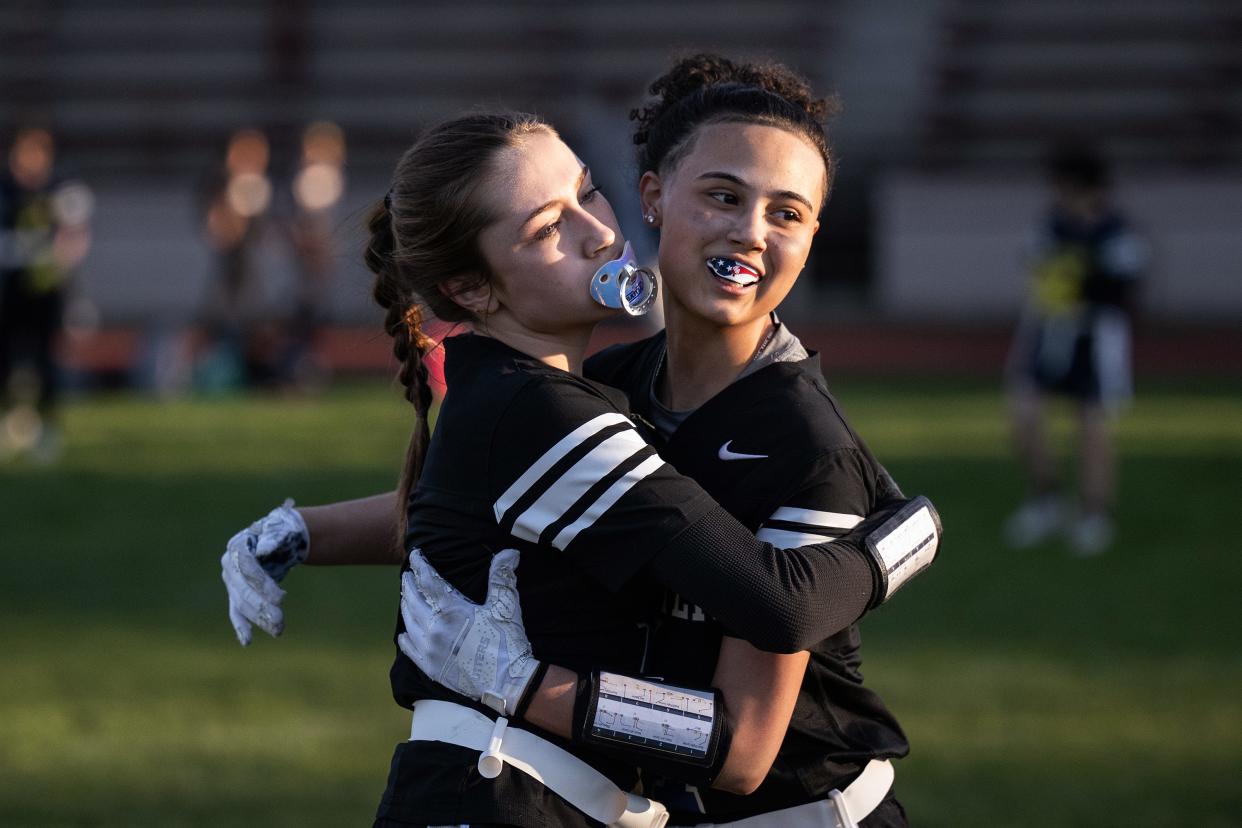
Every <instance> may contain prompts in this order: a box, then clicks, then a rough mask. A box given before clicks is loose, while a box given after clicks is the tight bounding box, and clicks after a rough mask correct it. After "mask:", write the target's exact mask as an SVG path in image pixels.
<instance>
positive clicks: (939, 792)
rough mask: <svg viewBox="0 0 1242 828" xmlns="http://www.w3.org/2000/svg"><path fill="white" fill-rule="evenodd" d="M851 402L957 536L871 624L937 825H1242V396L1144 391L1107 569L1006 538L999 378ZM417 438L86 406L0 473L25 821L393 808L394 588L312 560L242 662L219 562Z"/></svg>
mask: <svg viewBox="0 0 1242 828" xmlns="http://www.w3.org/2000/svg"><path fill="white" fill-rule="evenodd" d="M837 392H838V395H839V396H840V397H841V399H842V400H843V402H844V403H845V406H846V408H847V409H848V410H849V411H850V412H851V415H852V418H853V419H854V421H855V423H856V425H857V426H858V428H859V430H860V431H861V432H862V433H863V434H864V436H866V437H867V439H868V441H869V442H870V443H871V445H872V447H873V448H874V449H875V451H876V453H877V454H878V455H879V456H880V458H881V459H882V460H883V461H884V462H885V463H886V464H887V465H888V466H889V468H890V469H891V470H892V471H893V472H894V474H895V475H896V476H897V478H898V479H899V480H900V481H901V482H902V484H903V486H904V487H905V489H906V490H907V491H911V492H923V493H926V494H928V495H930V496H931V497H932V498H933V499H934V500H935V501H936V503H937V504H938V506H939V508H940V510H941V513H942V515H943V517H944V522H945V526H946V533H947V537H946V542H945V546H944V548H943V551H942V554H941V558H940V562H939V563H938V564H937V565H936V567H935V568H934V570H932V571H931V572H930V573H928V574H927V575H925V576H923V577H922V578H921V579H920V580H919V581H917V582H915V583H914V584H912V585H911V586H910V587H909V588H908V590H907V591H905V592H903V593H902V594H900V595H899V596H898V598H897V599H896V600H895V601H894V602H893V603H892V604H890V605H888V606H885V607H884V608H882V609H881V610H879V611H877V612H876V613H875V614H874V615H873V616H872V617H870V618H868V619H867V620H866V621H865V622H864V625H863V630H864V636H865V637H866V639H867V646H866V649H865V653H866V655H867V662H866V664H865V665H864V667H865V672H866V673H867V676H868V680H869V682H871V683H872V684H873V685H874V686H875V687H876V688H877V689H878V690H879V691H880V692H881V693H882V694H883V696H884V697H885V698H886V699H887V701H888V702H889V704H890V706H891V707H892V708H893V709H894V711H895V712H896V713H897V715H898V716H899V718H900V719H901V721H902V722H903V723H904V724H905V727H906V729H907V731H908V734H909V736H910V740H911V742H912V744H913V745H914V750H913V753H912V755H911V756H910V758H909V759H907V760H905V761H903V762H902V763H901V764H900V766H899V768H898V777H897V788H898V792H899V794H900V795H901V797H902V798H903V800H904V801H905V803H906V806H907V809H908V810H909V811H910V813H911V816H912V819H913V822H914V824H915V825H917V826H945V827H946V828H947V827H948V826H1032V828H1034V827H1035V826H1040V828H1046V826H1125V827H1126V828H1140V826H1189V825H1194V826H1198V827H1203V828H1206V827H1207V826H1236V825H1242V783H1240V782H1239V781H1238V780H1239V772H1240V771H1242V646H1240V645H1242V632H1240V629H1242V627H1240V624H1239V621H1240V620H1242V613H1239V612H1238V611H1237V609H1236V608H1237V606H1238V598H1237V592H1238V585H1239V583H1240V582H1242V555H1240V554H1239V553H1240V552H1242V544H1240V543H1239V541H1238V532H1237V530H1236V525H1237V518H1238V514H1239V509H1238V506H1237V489H1238V484H1239V482H1240V481H1242V394H1239V393H1237V390H1236V389H1233V390H1232V391H1230V390H1227V389H1224V388H1213V387H1203V386H1199V387H1193V388H1192V387H1181V388H1178V387H1165V388H1161V389H1145V392H1144V393H1143V395H1142V396H1141V397H1140V400H1139V403H1138V404H1137V405H1136V406H1135V408H1134V409H1133V410H1132V411H1131V412H1130V414H1129V415H1128V416H1127V417H1126V418H1125V419H1124V420H1123V422H1122V425H1121V436H1120V447H1121V453H1122V490H1123V497H1122V509H1121V515H1120V522H1121V529H1120V536H1119V542H1118V544H1117V546H1116V547H1115V548H1114V549H1113V550H1112V551H1111V552H1110V553H1109V554H1107V555H1105V556H1102V557H1099V558H1094V559H1088V560H1082V559H1076V558H1074V557H1072V556H1071V555H1070V554H1069V552H1068V550H1067V549H1065V548H1064V547H1062V546H1060V545H1050V546H1048V547H1046V548H1043V549H1038V550H1033V551H1029V552H1021V553H1019V552H1013V551H1009V550H1007V549H1005V548H1004V547H1003V546H1002V545H1001V544H1000V543H999V542H998V538H999V530H1000V524H1001V521H1002V519H1003V516H1004V514H1005V513H1006V512H1007V511H1008V510H1009V509H1010V508H1011V507H1012V506H1013V505H1014V504H1015V502H1016V500H1017V498H1018V496H1019V494H1020V487H1019V483H1018V479H1017V476H1016V474H1015V471H1014V468H1013V465H1012V463H1011V462H1010V459H1009V455H1008V452H1007V445H1006V440H1005V431H1004V424H1003V421H1002V419H1001V408H1000V400H999V397H998V396H997V393H996V391H995V389H994V388H992V387H990V386H984V385H970V384H957V385H955V386H953V387H949V388H944V387H933V386H931V385H929V384H926V385H923V386H921V387H919V388H918V389H916V390H908V389H907V390H897V387H896V386H895V385H894V384H884V385H880V384H874V383H861V382H853V383H851V382H845V383H842V384H840V385H839V386H838V387H837ZM408 428H409V419H408V414H407V409H406V408H405V407H404V404H402V403H400V402H399V400H398V398H397V395H396V394H395V392H393V391H392V390H391V389H389V388H387V387H386V386H384V385H382V384H376V385H366V386H356V387H351V388H344V389H338V390H335V391H333V392H332V393H331V394H329V395H328V396H327V397H325V398H321V399H316V400H313V401H307V400H287V399H276V398H244V399H229V400H213V401H184V402H174V403H157V402H154V401H150V400H145V399H136V398H130V397H112V398H100V399H93V400H89V401H82V402H76V403H73V404H71V405H70V406H69V407H68V409H67V412H66V434H67V448H66V453H65V456H64V458H63V461H62V462H61V464H60V465H59V466H58V467H56V468H53V469H41V468H34V467H31V466H29V465H26V464H23V463H10V464H9V465H5V466H0V556H2V561H3V569H2V570H0V630H2V634H0V642H2V643H0V659H2V660H0V665H2V666H0V825H3V826H39V827H40V828H42V827H43V826H71V825H72V826H88V825H89V826H157V825H158V826H234V825H255V826H259V825H262V826H268V825H272V826H276V825H290V826H293V825H297V826H311V825H315V826H343V825H368V824H370V819H371V815H372V814H373V811H374V806H375V803H376V802H377V800H378V797H379V794H380V792H381V790H382V788H383V785H384V779H385V774H386V772H387V762H388V757H389V755H390V751H391V748H392V745H393V744H394V743H395V742H396V741H398V740H399V739H401V738H402V734H403V731H404V730H405V728H406V726H407V724H406V722H407V719H406V716H405V715H404V714H403V713H402V711H401V710H400V709H399V708H397V707H396V706H395V705H394V704H393V703H392V701H391V697H390V696H389V691H388V684H387V669H388V665H389V663H390V660H391V657H392V644H391V640H390V636H391V630H392V621H393V617H394V612H395V607H396V598H397V582H396V579H395V577H393V574H392V573H391V572H388V571H378V570H367V571H362V570H359V571H345V570H341V569H338V570H314V569H309V568H307V569H303V570H300V571H297V572H295V573H293V574H292V575H291V576H290V578H289V579H288V582H287V583H286V586H287V587H288V588H289V590H290V594H289V597H288V599H287V602H286V605H287V617H288V624H287V631H286V633H285V635H284V637H283V638H282V639H281V640H279V641H272V640H270V639H267V638H265V637H263V638H260V639H257V640H256V643H255V644H254V645H252V646H251V647H250V648H249V649H247V650H243V649H241V648H240V647H238V646H237V644H236V641H235V640H234V638H233V633H232V630H231V629H230V627H229V625H228V623H227V620H226V617H225V606H224V590H223V587H222V585H221V584H220V580H219V563H218V559H219V555H220V552H221V551H222V549H223V544H224V541H225V540H226V539H227V538H228V537H229V535H230V534H232V532H233V531H235V530H236V529H237V528H239V527H240V526H241V525H242V524H244V523H246V522H248V521H249V520H251V519H253V518H255V517H257V516H258V515H260V514H262V513H263V512H265V511H266V510H267V509H268V508H270V507H271V506H272V505H274V504H275V503H277V502H278V501H279V500H280V498H282V497H284V496H286V495H292V496H294V497H296V498H297V499H298V501H299V502H302V503H314V502H321V501H326V500H331V499H337V498H341V497H348V496H357V495H363V494H369V493H372V492H375V491H380V490H383V489H385V488H387V487H388V486H390V485H391V483H392V482H393V481H394V479H395V475H396V464H397V462H398V460H399V458H400V456H401V454H402V452H403V449H404V445H405V437H406V435H407V433H408ZM1230 607H1234V609H1232V610H1231V609H1229V608H1230Z"/></svg>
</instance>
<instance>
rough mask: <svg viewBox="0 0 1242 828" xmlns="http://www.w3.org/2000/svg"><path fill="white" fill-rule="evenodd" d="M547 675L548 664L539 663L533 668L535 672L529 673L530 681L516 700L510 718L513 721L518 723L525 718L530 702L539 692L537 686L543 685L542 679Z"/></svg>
mask: <svg viewBox="0 0 1242 828" xmlns="http://www.w3.org/2000/svg"><path fill="white" fill-rule="evenodd" d="M547 674H548V662H546V661H540V662H539V664H538V666H536V667H535V672H533V673H531V676H530V681H528V682H527V683H526V689H525V690H523V691H522V697H521V698H520V699H518V703H517V706H516V707H514V708H513V715H512V716H510V718H511V719H513V721H515V722H520V721H522V719H523V718H524V717H525V716H526V709H527V708H528V707H530V703H531V700H532V699H534V698H535V694H536V693H538V692H539V685H541V684H543V677H544V676H546V675H547Z"/></svg>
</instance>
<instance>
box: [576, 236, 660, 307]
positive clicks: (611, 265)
mask: <svg viewBox="0 0 1242 828" xmlns="http://www.w3.org/2000/svg"><path fill="white" fill-rule="evenodd" d="M658 292H659V287H658V285H657V283H656V279H655V276H654V275H653V274H652V273H651V271H650V270H647V269H646V268H644V267H639V266H638V260H637V259H636V258H635V256H634V249H633V248H632V247H630V243H629V242H626V243H625V249H624V250H622V251H621V255H620V256H619V257H617V258H615V259H613V260H612V261H610V262H605V263H604V264H603V265H601V266H600V268H599V270H597V271H595V275H594V276H592V277H591V298H592V299H594V300H595V301H596V302H598V303H599V304H601V305H603V306H604V307H606V308H620V309H621V310H624V311H625V312H626V313H628V314H629V315H630V316H642V315H643V314H644V313H646V312H647V311H649V310H651V308H652V306H653V305H655V300H656V294H657V293H658Z"/></svg>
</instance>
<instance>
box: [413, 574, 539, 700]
mask: <svg viewBox="0 0 1242 828" xmlns="http://www.w3.org/2000/svg"><path fill="white" fill-rule="evenodd" d="M517 564H518V551H517V550H516V549H505V550H503V551H501V552H498V553H496V555H495V556H494V557H493V558H492V564H491V569H490V570H489V571H488V576H487V600H486V601H484V602H483V603H482V604H476V603H474V602H473V601H471V600H470V599H469V598H467V597H466V596H464V595H462V594H461V593H460V592H458V591H457V590H456V589H455V588H454V587H453V586H452V585H451V584H449V583H448V582H447V581H445V580H444V579H443V578H441V577H440V573H438V572H436V570H435V568H434V567H433V566H432V565H431V564H429V563H428V562H427V559H426V558H424V557H423V555H422V553H421V552H420V551H419V550H417V549H415V550H413V551H411V552H410V570H409V571H408V572H405V573H404V574H402V576H401V617H402V618H403V619H404V621H405V631H404V632H403V633H401V635H399V636H397V646H398V647H400V648H401V652H403V653H405V655H406V656H407V657H408V658H409V659H410V660H411V661H413V662H414V663H415V664H416V665H418V668H419V669H420V670H422V671H423V672H424V673H426V674H427V675H428V676H430V677H431V678H432V679H434V680H435V681H437V682H439V683H440V684H442V685H444V686H445V687H447V688H448V689H450V690H452V691H454V692H456V693H460V694H461V695H463V696H466V697H468V698H471V699H474V700H476V701H481V702H483V703H484V704H486V705H487V706H488V707H490V708H492V709H493V710H495V711H496V712H498V713H500V714H501V715H502V716H512V715H513V712H514V710H516V709H517V705H518V702H519V701H520V700H521V698H522V695H523V694H524V693H525V692H526V686H527V685H528V684H529V683H530V680H531V677H532V676H533V675H534V673H535V670H536V668H537V667H538V666H539V662H538V661H537V660H536V659H535V657H534V656H533V655H532V654H531V651H530V642H529V641H528V640H527V638H526V628H525V627H524V626H523V625H522V605H521V604H520V603H519V600H518V593H517V572H516V571H515V570H516V568H517Z"/></svg>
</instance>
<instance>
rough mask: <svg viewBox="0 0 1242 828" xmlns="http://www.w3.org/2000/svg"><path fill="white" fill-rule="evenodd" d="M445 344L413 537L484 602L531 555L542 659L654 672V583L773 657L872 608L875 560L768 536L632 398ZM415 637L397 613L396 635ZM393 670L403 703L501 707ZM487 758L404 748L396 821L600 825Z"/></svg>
mask: <svg viewBox="0 0 1242 828" xmlns="http://www.w3.org/2000/svg"><path fill="white" fill-rule="evenodd" d="M444 347H445V372H446V377H447V380H448V389H449V390H448V392H447V394H446V395H445V398H444V401H443V403H442V405H441V409H440V414H439V418H438V420H437V424H436V430H435V434H434V435H433V438H432V441H431V445H430V447H429V450H428V453H427V457H426V460H425V463H424V466H423V472H422V477H421V479H420V480H419V482H418V486H417V487H416V489H415V490H414V492H413V493H412V495H411V499H410V503H409V522H408V523H409V529H408V533H407V537H406V541H407V544H408V546H417V547H419V548H420V549H421V550H422V551H423V554H424V555H425V556H426V557H427V559H428V560H429V561H430V562H431V563H432V564H433V565H434V566H435V567H436V569H437V570H438V571H439V572H440V573H441V574H442V575H443V576H444V577H445V578H446V579H447V580H448V581H449V582H450V583H452V584H453V585H454V586H455V587H457V588H458V589H460V590H461V591H462V592H463V593H464V594H465V595H466V596H468V597H470V598H472V599H473V600H476V601H482V600H483V599H484V597H485V594H486V582H487V572H488V566H489V563H490V559H491V556H492V554H493V553H494V552H496V551H499V550H500V549H504V548H506V547H516V548H517V549H519V550H520V551H521V553H522V558H521V564H520V566H519V568H518V592H519V594H520V596H521V604H522V615H523V620H524V622H525V626H526V631H527V634H528V636H529V638H530V641H531V646H532V649H533V651H534V654H535V656H536V657H537V658H539V659H541V660H543V661H547V662H549V663H554V664H559V665H562V666H565V667H569V668H571V669H579V670H586V669H588V668H591V667H600V666H603V667H604V668H606V669H609V670H614V671H618V672H630V673H636V672H639V671H641V669H642V662H643V660H644V658H645V657H646V655H647V653H646V651H645V650H646V643H647V635H646V627H644V626H641V625H640V622H641V621H643V620H645V619H646V618H648V617H651V616H652V615H653V614H654V613H655V611H656V610H657V608H658V604H657V602H658V598H659V594H658V592H656V591H654V590H652V589H651V588H650V587H646V588H644V587H643V584H644V583H648V584H649V583H650V582H651V581H652V580H657V581H659V582H660V583H663V584H666V585H670V586H672V587H673V588H676V589H677V590H678V591H679V592H681V593H683V594H689V595H693V596H695V599H696V600H697V601H698V602H699V603H702V604H703V605H704V606H709V607H711V608H712V610H713V613H714V614H715V615H716V616H718V617H721V618H724V619H727V620H728V622H729V624H730V628H731V629H735V630H742V631H743V632H742V633H741V634H743V636H744V637H746V638H747V639H749V640H751V641H752V642H754V643H756V644H757V645H759V646H765V645H766V646H768V648H769V649H782V648H784V649H792V648H796V647H799V646H801V643H802V642H803V641H804V640H805V639H806V638H807V637H808V635H818V634H819V633H820V632H822V631H824V630H827V629H829V628H832V627H834V626H836V625H837V624H838V623H839V622H838V621H837V618H838V616H848V617H850V618H853V617H857V615H859V614H860V613H861V612H862V610H863V608H865V606H866V605H867V603H868V602H869V601H870V599H871V595H872V590H873V588H874V581H873V578H874V574H873V571H872V569H871V563H870V558H869V556H868V555H867V553H865V552H864V551H861V550H859V549H857V548H856V547H851V546H849V545H848V544H843V545H840V546H839V547H838V546H834V547H830V548H816V547H810V548H807V549H801V550H782V549H777V548H775V547H773V546H772V545H770V544H765V543H762V542H760V541H758V540H756V539H755V538H754V536H753V535H752V534H750V533H749V532H747V531H746V529H745V528H744V527H743V526H741V525H740V524H739V523H738V522H737V521H735V520H734V519H733V518H731V517H730V516H729V515H728V513H727V512H725V511H724V510H723V509H722V508H721V507H720V506H718V505H717V504H716V503H714V502H713V501H712V500H711V499H710V498H709V497H708V496H707V495H706V494H705V493H704V491H703V489H702V488H701V487H700V486H698V485H697V484H696V483H694V482H693V481H692V480H690V479H688V478H685V477H683V476H681V475H679V474H677V472H676V471H675V470H674V469H673V468H672V467H671V466H669V465H668V464H667V463H665V462H664V461H663V460H662V459H661V458H660V457H659V455H657V454H656V452H655V450H654V449H653V448H652V447H651V446H650V445H649V444H648V443H647V442H645V441H644V440H643V439H642V438H641V437H640V436H639V434H638V432H637V430H636V428H635V426H634V423H633V421H631V420H630V419H629V418H628V416H627V413H626V410H625V401H624V395H622V394H620V393H619V392H616V391H613V390H611V389H608V388H606V387H604V386H600V385H597V384H595V383H593V382H590V381H588V380H585V379H582V378H581V377H577V376H574V375H572V374H568V373H566V372H564V371H559V370H557V369H554V368H551V367H549V366H546V365H544V364H543V363H541V362H539V361H538V360H535V359H533V358H531V357H529V356H527V355H525V354H522V353H520V352H518V351H516V350H514V349H512V348H510V347H508V346H507V345H505V344H503V343H501V342H499V341H498V340H495V339H490V338H487V337H483V336H477V335H463V336H458V337H453V338H450V339H448V340H447V341H446V342H445V345H444ZM406 566H407V567H408V563H407V564H406ZM640 574H641V576H642V577H637V576H639V575H640ZM644 579H646V580H644ZM825 585H833V587H834V588H837V589H839V590H840V594H835V595H834V593H833V592H832V590H831V589H828V588H826V586H825ZM402 630H403V625H402V622H401V619H400V617H399V616H398V620H397V635H399V634H400V633H401V632H402ZM391 677H392V687H393V695H394V697H395V698H396V700H397V702H398V703H400V704H402V705H404V706H407V707H408V706H411V705H412V704H413V703H414V702H415V701H417V700H419V699H429V698H430V699H436V698H439V699H447V700H450V701H456V702H458V703H463V704H467V703H468V704H471V706H473V707H475V708H476V709H478V710H480V711H483V712H485V713H488V714H490V713H491V711H488V710H487V709H486V708H484V707H482V706H481V705H478V704H477V703H472V702H467V701H466V700H464V699H463V698H462V697H460V696H457V695H456V694H453V693H451V692H450V691H448V690H446V689H445V688H443V687H441V686H440V685H438V684H436V683H435V682H434V681H432V680H430V679H429V678H428V677H427V676H425V675H424V674H423V673H422V672H421V671H419V670H418V668H417V667H415V666H414V664H413V662H411V661H410V660H409V659H407V658H406V657H405V656H404V655H402V654H398V656H397V658H396V660H395V662H394V664H393V667H392V671H391ZM553 741H557V742H558V743H559V744H561V746H562V747H565V748H566V749H567V750H570V751H571V752H574V753H577V754H579V755H582V756H584V757H585V758H587V759H588V760H589V761H590V762H591V764H593V765H595V766H596V767H597V768H599V769H600V770H601V771H602V772H604V773H605V774H607V775H609V776H610V777H611V778H613V780H614V781H616V782H617V783H618V784H619V785H620V786H621V787H622V788H628V787H629V786H630V785H631V784H632V783H633V781H634V779H635V774H634V772H633V770H632V769H631V768H628V767H626V766H624V765H622V764H621V763H619V762H617V761H616V760H607V759H604V758H602V757H599V756H593V755H589V754H585V753H584V752H583V751H582V750H581V749H579V748H577V747H576V746H573V745H568V744H565V743H564V742H563V741H560V740H556V739H553ZM477 758H478V757H477V754H476V753H475V752H473V751H469V750H466V749H463V748H457V747H454V746H451V745H445V744H439V743H430V742H407V743H404V744H402V745H400V746H398V748H397V753H396V755H395V756H394V759H393V763H392V769H391V773H390V776H389V785H388V790H387V791H386V793H385V796H384V800H383V802H382V803H381V806H380V812H379V815H380V817H382V818H385V819H397V820H401V819H404V820H409V821H412V822H414V821H421V822H423V823H432V824H435V823H457V824H460V823H463V822H472V823H474V822H488V823H504V824H510V825H520V826H527V825H529V826H542V825H553V824H555V825H575V824H591V823H590V821H589V820H587V819H586V817H585V816H583V815H582V814H581V813H579V812H577V811H576V810H575V809H573V808H571V807H570V806H568V805H567V804H565V803H564V802H563V801H562V800H560V799H559V798H558V797H556V796H555V795H553V794H551V793H549V792H548V791H547V789H545V788H543V786H542V785H540V784H539V783H537V782H535V781H534V780H532V779H531V778H529V777H527V776H525V775H524V774H522V773H520V772H515V771H513V770H511V769H510V768H508V767H506V768H505V769H504V770H503V771H502V773H501V776H500V777H498V778H497V779H496V780H494V781H493V780H486V779H483V778H482V777H480V776H479V774H478V771H477V768H476V761H477Z"/></svg>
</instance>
